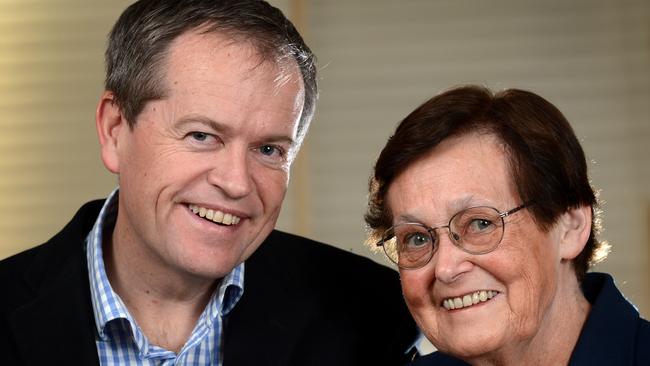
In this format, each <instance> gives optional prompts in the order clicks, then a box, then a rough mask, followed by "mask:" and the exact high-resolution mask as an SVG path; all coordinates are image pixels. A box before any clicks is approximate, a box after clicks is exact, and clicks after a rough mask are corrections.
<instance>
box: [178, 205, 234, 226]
mask: <svg viewBox="0 0 650 366" xmlns="http://www.w3.org/2000/svg"><path fill="white" fill-rule="evenodd" d="M189 207H190V210H191V211H192V212H194V213H195V214H197V215H199V216H201V217H203V218H204V219H206V220H209V221H212V222H216V223H217V224H223V225H237V224H238V223H239V221H240V220H241V218H240V217H237V216H234V215H231V214H229V213H223V212H221V211H219V210H216V211H215V210H213V209H210V208H205V207H200V206H197V205H189Z"/></svg>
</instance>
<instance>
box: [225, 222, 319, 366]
mask: <svg viewBox="0 0 650 366" xmlns="http://www.w3.org/2000/svg"><path fill="white" fill-rule="evenodd" d="M282 250H283V248H282V245H279V244H278V243H276V242H275V240H274V235H273V234H271V236H269V238H268V239H267V240H266V241H265V242H264V243H263V244H262V245H261V246H260V248H258V249H257V251H256V252H255V253H254V254H253V256H251V257H250V258H249V259H248V260H247V261H246V265H245V266H246V267H245V274H244V295H243V296H242V297H241V299H240V300H239V302H238V303H237V305H236V306H235V308H234V309H233V311H232V312H231V313H230V314H229V315H228V316H227V317H226V318H225V322H224V324H225V325H224V329H225V331H224V337H225V339H224V365H237V366H247V365H259V364H260V360H264V364H265V365H290V364H292V362H291V358H292V356H293V354H294V352H295V348H296V346H297V345H298V343H299V342H300V340H301V337H303V336H304V334H305V333H306V332H305V329H306V328H307V327H308V326H309V324H311V321H310V319H309V316H310V315H309V314H314V313H316V312H312V311H310V312H306V311H305V309H306V308H307V309H310V307H313V306H315V304H314V301H313V300H311V298H310V297H309V295H305V294H304V293H297V292H296V291H295V285H294V283H295V281H296V277H295V276H294V274H292V273H290V270H291V269H290V268H287V266H286V264H285V263H282V261H278V260H277V259H278V258H282V257H283V256H284V255H285V253H283V252H282ZM310 303H311V304H312V305H308V304H310ZM310 310H313V309H310Z"/></svg>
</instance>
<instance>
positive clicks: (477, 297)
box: [442, 290, 498, 310]
mask: <svg viewBox="0 0 650 366" xmlns="http://www.w3.org/2000/svg"><path fill="white" fill-rule="evenodd" d="M497 294H498V292H497V291H492V290H481V291H476V292H473V293H471V294H467V295H464V296H462V297H450V298H448V299H444V300H443V301H442V306H444V308H445V309H447V310H454V309H462V308H466V307H469V306H472V305H476V304H478V303H479V302H486V301H488V300H490V299H491V298H493V297H494V296H496V295H497Z"/></svg>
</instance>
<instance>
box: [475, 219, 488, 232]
mask: <svg viewBox="0 0 650 366" xmlns="http://www.w3.org/2000/svg"><path fill="white" fill-rule="evenodd" d="M492 226H493V225H492V221H490V220H487V219H474V220H472V221H471V222H470V223H469V231H470V232H473V233H480V232H484V231H487V230H490V228H492Z"/></svg>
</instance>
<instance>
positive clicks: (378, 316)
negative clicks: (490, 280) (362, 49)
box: [0, 0, 416, 365]
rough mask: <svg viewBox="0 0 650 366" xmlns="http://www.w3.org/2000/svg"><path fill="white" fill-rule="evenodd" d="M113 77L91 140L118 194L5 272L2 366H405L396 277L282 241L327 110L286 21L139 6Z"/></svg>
mask: <svg viewBox="0 0 650 366" xmlns="http://www.w3.org/2000/svg"><path fill="white" fill-rule="evenodd" d="M106 62H107V76H106V91H105V92H104V94H103V95H102V96H101V98H100V101H99V105H98V107H97V115H96V125H97V133H98V136H99V141H100V144H101V156H102V160H103V162H104V164H105V166H106V167H107V169H109V170H110V171H111V172H113V173H115V174H116V175H117V176H118V180H119V189H116V190H115V191H114V192H113V193H112V194H111V195H110V196H109V197H108V199H107V200H106V201H95V202H91V203H88V204H86V205H85V206H83V207H82V208H81V209H80V210H79V212H78V213H77V215H76V216H75V217H74V218H73V219H72V221H71V222H70V223H69V224H68V225H67V226H66V227H65V228H64V229H63V230H62V231H61V232H60V233H59V234H57V235H56V236H55V237H53V238H52V239H51V240H50V241H48V242H47V243H45V244H43V245H41V246H38V247H36V248H33V249H31V250H28V251H26V252H24V253H21V254H18V255H17V256H14V257H12V258H9V259H7V260H4V261H3V262H2V263H1V264H0V286H1V287H0V289H1V290H2V293H3V300H2V319H1V322H2V323H0V358H2V359H4V360H5V361H4V362H2V364H7V365H9V364H11V365H42V364H69V365H98V364H99V365H162V364H165V365H167V364H192V365H194V364H200V365H204V364H206V365H207V364H210V365H221V364H225V365H359V364H366V363H370V364H399V363H400V362H402V361H403V357H404V354H405V352H406V351H407V348H408V346H409V345H410V343H411V342H412V341H413V339H414V336H415V333H416V331H415V326H414V325H413V322H412V320H410V317H409V315H408V312H407V311H406V308H405V306H404V304H403V301H402V298H401V295H400V290H399V282H398V279H397V276H396V274H395V273H394V272H393V271H390V270H388V269H386V268H383V267H381V266H378V265H376V264H374V263H372V262H370V261H369V260H366V259H362V258H360V257H357V256H354V255H352V254H348V253H345V252H343V251H340V250H338V249H334V248H332V247H329V246H326V245H323V244H320V243H316V242H313V241H310V240H307V239H304V238H299V237H296V236H293V235H290V234H285V233H281V232H278V231H274V230H273V227H274V225H275V222H276V219H277V217H278V215H279V212H280V207H281V203H282V200H283V198H284V194H285V192H286V187H287V183H288V179H289V167H290V165H291V162H292V161H293V159H294V157H295V155H296V153H297V151H298V148H299V146H300V144H301V142H302V140H303V138H304V136H305V133H306V131H307V128H308V125H309V122H310V120H311V117H312V115H313V110H314V105H315V101H316V96H317V88H316V75H315V74H316V71H315V65H314V57H313V55H312V53H311V51H310V50H309V48H308V47H307V46H306V45H305V44H304V42H303V40H302V39H301V37H300V35H299V34H298V33H297V32H296V30H295V28H294V27H293V25H292V24H291V23H290V22H289V21H288V20H287V19H286V18H285V17H284V16H283V15H282V13H281V12H280V11H279V10H277V9H275V8H273V7H271V6H270V5H268V4H267V3H265V2H262V1H252V0H246V1H217V0H194V1H189V0H188V1H178V0H142V1H138V2H136V3H135V4H133V5H131V6H130V7H129V8H128V9H126V11H125V12H124V13H123V14H122V16H121V17H120V19H119V20H118V21H117V23H116V25H115V26H114V28H113V30H112V32H111V34H110V37H109V45H108V50H107V52H106ZM370 279H372V280H370ZM374 284H377V285H374ZM371 286H375V287H371Z"/></svg>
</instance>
